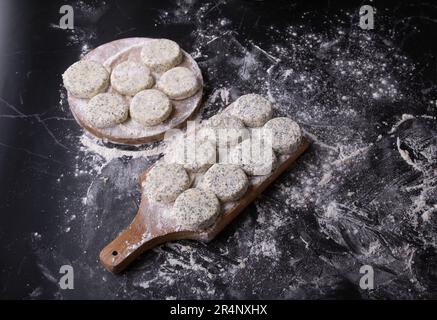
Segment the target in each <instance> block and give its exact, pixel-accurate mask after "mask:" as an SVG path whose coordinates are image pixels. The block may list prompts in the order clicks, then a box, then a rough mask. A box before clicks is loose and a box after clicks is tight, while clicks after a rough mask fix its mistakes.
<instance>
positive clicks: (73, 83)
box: [62, 60, 109, 99]
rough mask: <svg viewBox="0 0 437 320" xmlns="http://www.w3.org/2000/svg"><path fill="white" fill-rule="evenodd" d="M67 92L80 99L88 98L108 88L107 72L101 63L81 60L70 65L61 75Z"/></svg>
mask: <svg viewBox="0 0 437 320" xmlns="http://www.w3.org/2000/svg"><path fill="white" fill-rule="evenodd" d="M62 79H63V81H64V86H65V88H67V90H68V92H69V93H70V94H71V95H72V96H74V97H76V98H80V99H90V98H92V97H94V96H95V95H96V94H98V93H101V92H104V91H105V90H106V89H107V88H108V84H109V73H108V71H107V70H106V69H105V67H104V66H103V65H101V64H100V63H98V62H95V61H91V60H81V61H78V62H76V63H74V64H73V65H71V66H70V67H69V68H68V69H67V70H66V71H65V72H64V74H63V75H62Z"/></svg>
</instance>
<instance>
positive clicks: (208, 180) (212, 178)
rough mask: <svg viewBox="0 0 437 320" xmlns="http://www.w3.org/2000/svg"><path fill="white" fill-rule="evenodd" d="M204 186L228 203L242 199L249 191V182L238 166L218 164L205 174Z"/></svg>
mask: <svg viewBox="0 0 437 320" xmlns="http://www.w3.org/2000/svg"><path fill="white" fill-rule="evenodd" d="M202 185H203V187H204V188H205V189H207V190H211V191H212V192H214V194H215V195H216V196H217V198H219V199H220V200H221V201H224V202H226V201H235V200H238V199H240V198H241V197H242V196H243V195H244V194H245V193H246V191H247V187H248V185H249V180H248V179H247V176H246V174H245V173H244V171H243V170H242V169H241V168H239V167H238V166H236V165H232V164H220V163H217V164H215V165H213V166H212V167H211V168H209V170H208V171H207V172H206V173H205V175H204V176H203V184H202Z"/></svg>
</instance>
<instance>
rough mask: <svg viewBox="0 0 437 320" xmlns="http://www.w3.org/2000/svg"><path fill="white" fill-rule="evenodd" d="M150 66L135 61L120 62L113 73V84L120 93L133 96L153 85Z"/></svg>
mask: <svg viewBox="0 0 437 320" xmlns="http://www.w3.org/2000/svg"><path fill="white" fill-rule="evenodd" d="M153 82H154V80H153V77H152V74H151V73H150V70H149V68H147V67H146V66H145V65H143V64H141V63H137V62H133V61H124V62H122V63H120V64H118V65H117V66H116V67H115V68H114V69H113V70H112V73H111V85H112V87H113V88H114V89H115V90H116V91H117V92H119V93H121V94H125V95H128V96H133V95H135V94H137V93H138V92H140V91H141V90H144V89H147V88H150V87H151V86H152V85H153Z"/></svg>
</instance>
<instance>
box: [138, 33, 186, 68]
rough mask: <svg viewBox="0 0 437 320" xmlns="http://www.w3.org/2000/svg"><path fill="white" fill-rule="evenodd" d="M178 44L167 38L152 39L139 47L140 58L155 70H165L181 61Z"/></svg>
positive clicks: (181, 56)
mask: <svg viewBox="0 0 437 320" xmlns="http://www.w3.org/2000/svg"><path fill="white" fill-rule="evenodd" d="M182 58H183V55H182V51H181V48H180V47H179V45H178V44H177V43H176V42H174V41H171V40H168V39H153V40H150V41H148V42H147V43H146V44H145V45H144V46H143V48H142V49H141V60H142V61H143V63H144V64H145V65H146V66H148V67H149V68H150V69H152V70H153V71H155V72H164V71H167V70H169V69H171V68H173V67H175V66H177V65H178V64H180V63H181V62H182Z"/></svg>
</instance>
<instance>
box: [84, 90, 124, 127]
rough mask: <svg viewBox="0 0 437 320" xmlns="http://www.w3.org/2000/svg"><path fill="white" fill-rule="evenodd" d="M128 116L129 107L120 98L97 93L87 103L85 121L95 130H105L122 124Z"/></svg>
mask: <svg viewBox="0 0 437 320" xmlns="http://www.w3.org/2000/svg"><path fill="white" fill-rule="evenodd" d="M128 115H129V107H128V105H127V103H126V101H125V100H124V99H123V97H122V96H120V95H118V94H115V93H99V94H98V95H96V96H94V97H93V98H91V99H90V101H88V104H87V106H86V113H85V119H86V120H87V121H88V122H89V124H90V125H91V126H93V127H95V128H107V127H111V126H113V125H116V124H119V123H122V122H123V121H125V120H126V119H127V117H128Z"/></svg>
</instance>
